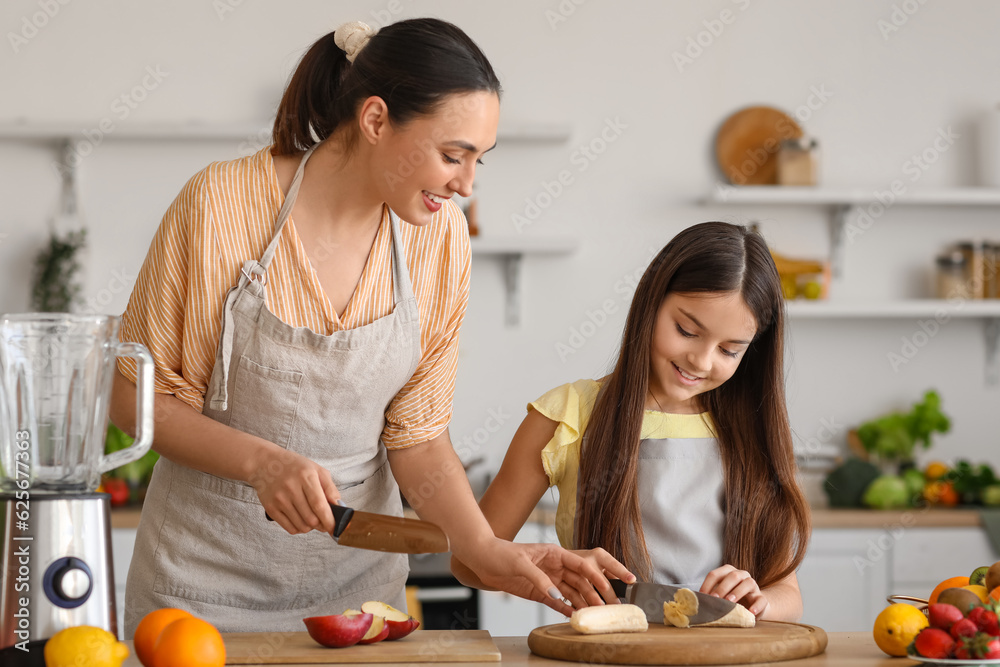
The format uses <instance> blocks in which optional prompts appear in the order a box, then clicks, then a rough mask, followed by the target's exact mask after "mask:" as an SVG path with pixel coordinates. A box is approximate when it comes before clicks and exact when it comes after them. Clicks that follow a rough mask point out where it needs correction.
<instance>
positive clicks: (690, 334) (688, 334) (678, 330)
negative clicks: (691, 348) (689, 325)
mask: <svg viewBox="0 0 1000 667" xmlns="http://www.w3.org/2000/svg"><path fill="white" fill-rule="evenodd" d="M676 326H677V333H679V334H680V335H682V336H684V337H685V338H694V334H693V333H689V332H687V331H684V329H682V328H681V325H679V324H678V325H676Z"/></svg>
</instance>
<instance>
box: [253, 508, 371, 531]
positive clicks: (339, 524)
mask: <svg viewBox="0 0 1000 667" xmlns="http://www.w3.org/2000/svg"><path fill="white" fill-rule="evenodd" d="M330 509H331V510H333V533H332V535H333V536H334V537H340V536H341V535H342V534H343V533H344V531H345V530H346V529H347V526H348V525H349V524H350V523H351V517H353V516H354V509H353V508H351V507H345V506H344V505H334V504H333V503H330ZM264 517H265V518H266V519H267V520H268V521H274V519H273V518H272V517H271V515H270V514H268V513H267V512H264Z"/></svg>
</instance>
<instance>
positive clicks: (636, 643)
mask: <svg viewBox="0 0 1000 667" xmlns="http://www.w3.org/2000/svg"><path fill="white" fill-rule="evenodd" d="M528 648H530V649H531V652H532V653H535V654H536V655H540V656H542V657H545V658H555V659H556V660H575V661H579V662H587V663H599V664H612V665H724V664H737V663H747V662H777V661H779V660H794V659H796V658H808V657H809V656H811V655H816V654H817V653H822V652H823V651H824V650H826V633H825V632H824V631H823V630H822V629H820V628H816V627H813V626H811V625H800V624H798V623H781V622H778V621H759V622H758V623H757V626H756V627H753V628H674V627H667V626H665V625H659V624H655V625H650V626H649V630H647V631H646V632H631V633H619V634H607V635H581V634H578V633H577V632H576V631H575V630H573V629H572V628H571V627H570V625H569V623H559V624H557V625H546V626H544V627H541V628H536V629H534V630H532V631H531V634H530V635H528Z"/></svg>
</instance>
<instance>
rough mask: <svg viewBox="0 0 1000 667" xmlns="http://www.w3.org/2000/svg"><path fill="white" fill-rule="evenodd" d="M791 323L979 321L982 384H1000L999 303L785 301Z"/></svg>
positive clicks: (991, 301)
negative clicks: (817, 321) (805, 321)
mask: <svg viewBox="0 0 1000 667" xmlns="http://www.w3.org/2000/svg"><path fill="white" fill-rule="evenodd" d="M785 306H786V310H787V312H788V317H789V318H790V319H797V320H820V319H922V318H928V319H933V320H935V323H936V326H944V325H945V324H947V323H948V322H950V321H951V320H955V319H980V320H982V326H983V342H984V345H985V348H986V362H985V364H984V366H983V374H984V380H985V382H986V384H987V385H988V386H996V385H997V384H1000V299H983V300H976V299H965V300H957V301H948V300H945V299H902V300H899V301H855V302H851V301H843V302H839V301H802V300H795V301H786V302H785Z"/></svg>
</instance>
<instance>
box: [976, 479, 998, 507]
mask: <svg viewBox="0 0 1000 667" xmlns="http://www.w3.org/2000/svg"><path fill="white" fill-rule="evenodd" d="M980 497H981V498H982V501H983V504H984V505H989V506H990V507H996V506H997V505H1000V484H994V485H992V486H987V487H986V488H985V489H983V492H982V494H980Z"/></svg>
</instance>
